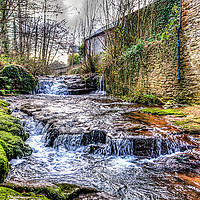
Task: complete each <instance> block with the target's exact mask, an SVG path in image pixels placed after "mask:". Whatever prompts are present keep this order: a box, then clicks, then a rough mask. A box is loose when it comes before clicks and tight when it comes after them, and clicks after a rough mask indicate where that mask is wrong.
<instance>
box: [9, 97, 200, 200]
mask: <svg viewBox="0 0 200 200" xmlns="http://www.w3.org/2000/svg"><path fill="white" fill-rule="evenodd" d="M6 100H7V101H9V102H10V103H11V105H12V110H13V111H14V115H15V116H17V117H19V118H20V119H21V120H22V121H23V123H24V126H25V129H26V131H27V132H28V133H29V134H30V138H29V139H28V141H27V143H28V144H29V145H30V146H31V147H32V148H33V154H32V156H30V157H26V158H23V159H20V160H13V161H12V162H11V163H12V166H13V167H12V169H11V171H10V173H9V175H8V178H7V182H12V183H22V182H23V183H27V182H28V183H29V184H30V183H40V182H42V183H43V184H44V182H46V183H66V182H67V183H71V184H77V185H80V186H85V187H92V188H95V189H97V190H98V191H103V192H106V193H107V194H105V193H104V194H103V196H104V197H103V196H102V194H101V195H100V196H99V197H98V198H97V197H95V198H97V199H106V198H107V199H112V198H116V199H117V198H118V199H198V197H199V189H200V188H199V185H198V184H199V182H198V180H199V179H198V177H199V175H200V174H199V149H198V148H199V142H198V140H196V138H194V137H192V136H188V135H185V134H182V133H181V132H180V130H178V129H177V128H176V127H174V126H172V125H171V124H170V123H169V122H167V121H166V120H165V119H164V118H163V117H160V116H151V115H148V114H143V113H140V112H139V110H140V109H141V108H142V107H141V106H138V105H135V104H131V103H126V102H122V101H121V100H118V99H114V98H112V97H105V96H95V95H85V96H83V95H77V96H73V95H68V96H66V95H62V96H58V95H27V96H24V95H23V96H17V97H8V98H6ZM193 177H195V179H194V178H193ZM193 180H194V181H193ZM108 194H110V195H112V197H111V196H110V197H109V195H108ZM95 195H96V194H95ZM105 195H107V196H105ZM97 196H98V195H97ZM81 198H82V199H91V198H92V197H91V198H90V197H89V196H87V195H83V197H80V199H81Z"/></svg>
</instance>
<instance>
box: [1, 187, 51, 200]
mask: <svg viewBox="0 0 200 200" xmlns="http://www.w3.org/2000/svg"><path fill="white" fill-rule="evenodd" d="M0 199H3V200H10V199H29V200H32V199H37V200H48V198H46V197H45V196H43V195H35V194H34V193H23V194H20V193H19V192H16V191H15V190H13V189H10V188H6V187H0Z"/></svg>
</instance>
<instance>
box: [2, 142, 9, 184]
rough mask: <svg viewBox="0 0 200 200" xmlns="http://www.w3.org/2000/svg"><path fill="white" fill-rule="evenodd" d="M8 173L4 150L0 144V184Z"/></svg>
mask: <svg viewBox="0 0 200 200" xmlns="http://www.w3.org/2000/svg"><path fill="white" fill-rule="evenodd" d="M7 173H8V159H7V157H6V153H5V151H4V148H3V147H2V146H1V144H0V182H3V181H4V179H5V177H6V175H7Z"/></svg>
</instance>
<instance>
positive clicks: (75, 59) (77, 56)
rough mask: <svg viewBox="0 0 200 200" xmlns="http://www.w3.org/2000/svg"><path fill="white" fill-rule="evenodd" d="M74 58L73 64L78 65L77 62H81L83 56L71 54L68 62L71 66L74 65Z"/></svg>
mask: <svg viewBox="0 0 200 200" xmlns="http://www.w3.org/2000/svg"><path fill="white" fill-rule="evenodd" d="M72 58H73V65H77V64H79V63H80V61H81V58H80V56H79V55H78V54H74V55H72V54H71V55H69V57H68V64H69V65H70V66H72Z"/></svg>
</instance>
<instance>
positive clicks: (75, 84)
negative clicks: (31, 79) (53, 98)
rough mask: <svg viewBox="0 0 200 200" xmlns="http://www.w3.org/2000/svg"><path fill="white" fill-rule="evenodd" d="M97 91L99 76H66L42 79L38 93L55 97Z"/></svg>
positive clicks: (40, 79)
mask: <svg viewBox="0 0 200 200" xmlns="http://www.w3.org/2000/svg"><path fill="white" fill-rule="evenodd" d="M95 90H97V75H96V74H87V75H82V76H81V75H68V76H67V75H66V76H61V77H58V78H57V77H40V78H39V86H38V89H37V91H36V93H42V94H55V95H68V94H71V95H79V94H88V93H90V92H91V91H95Z"/></svg>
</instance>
